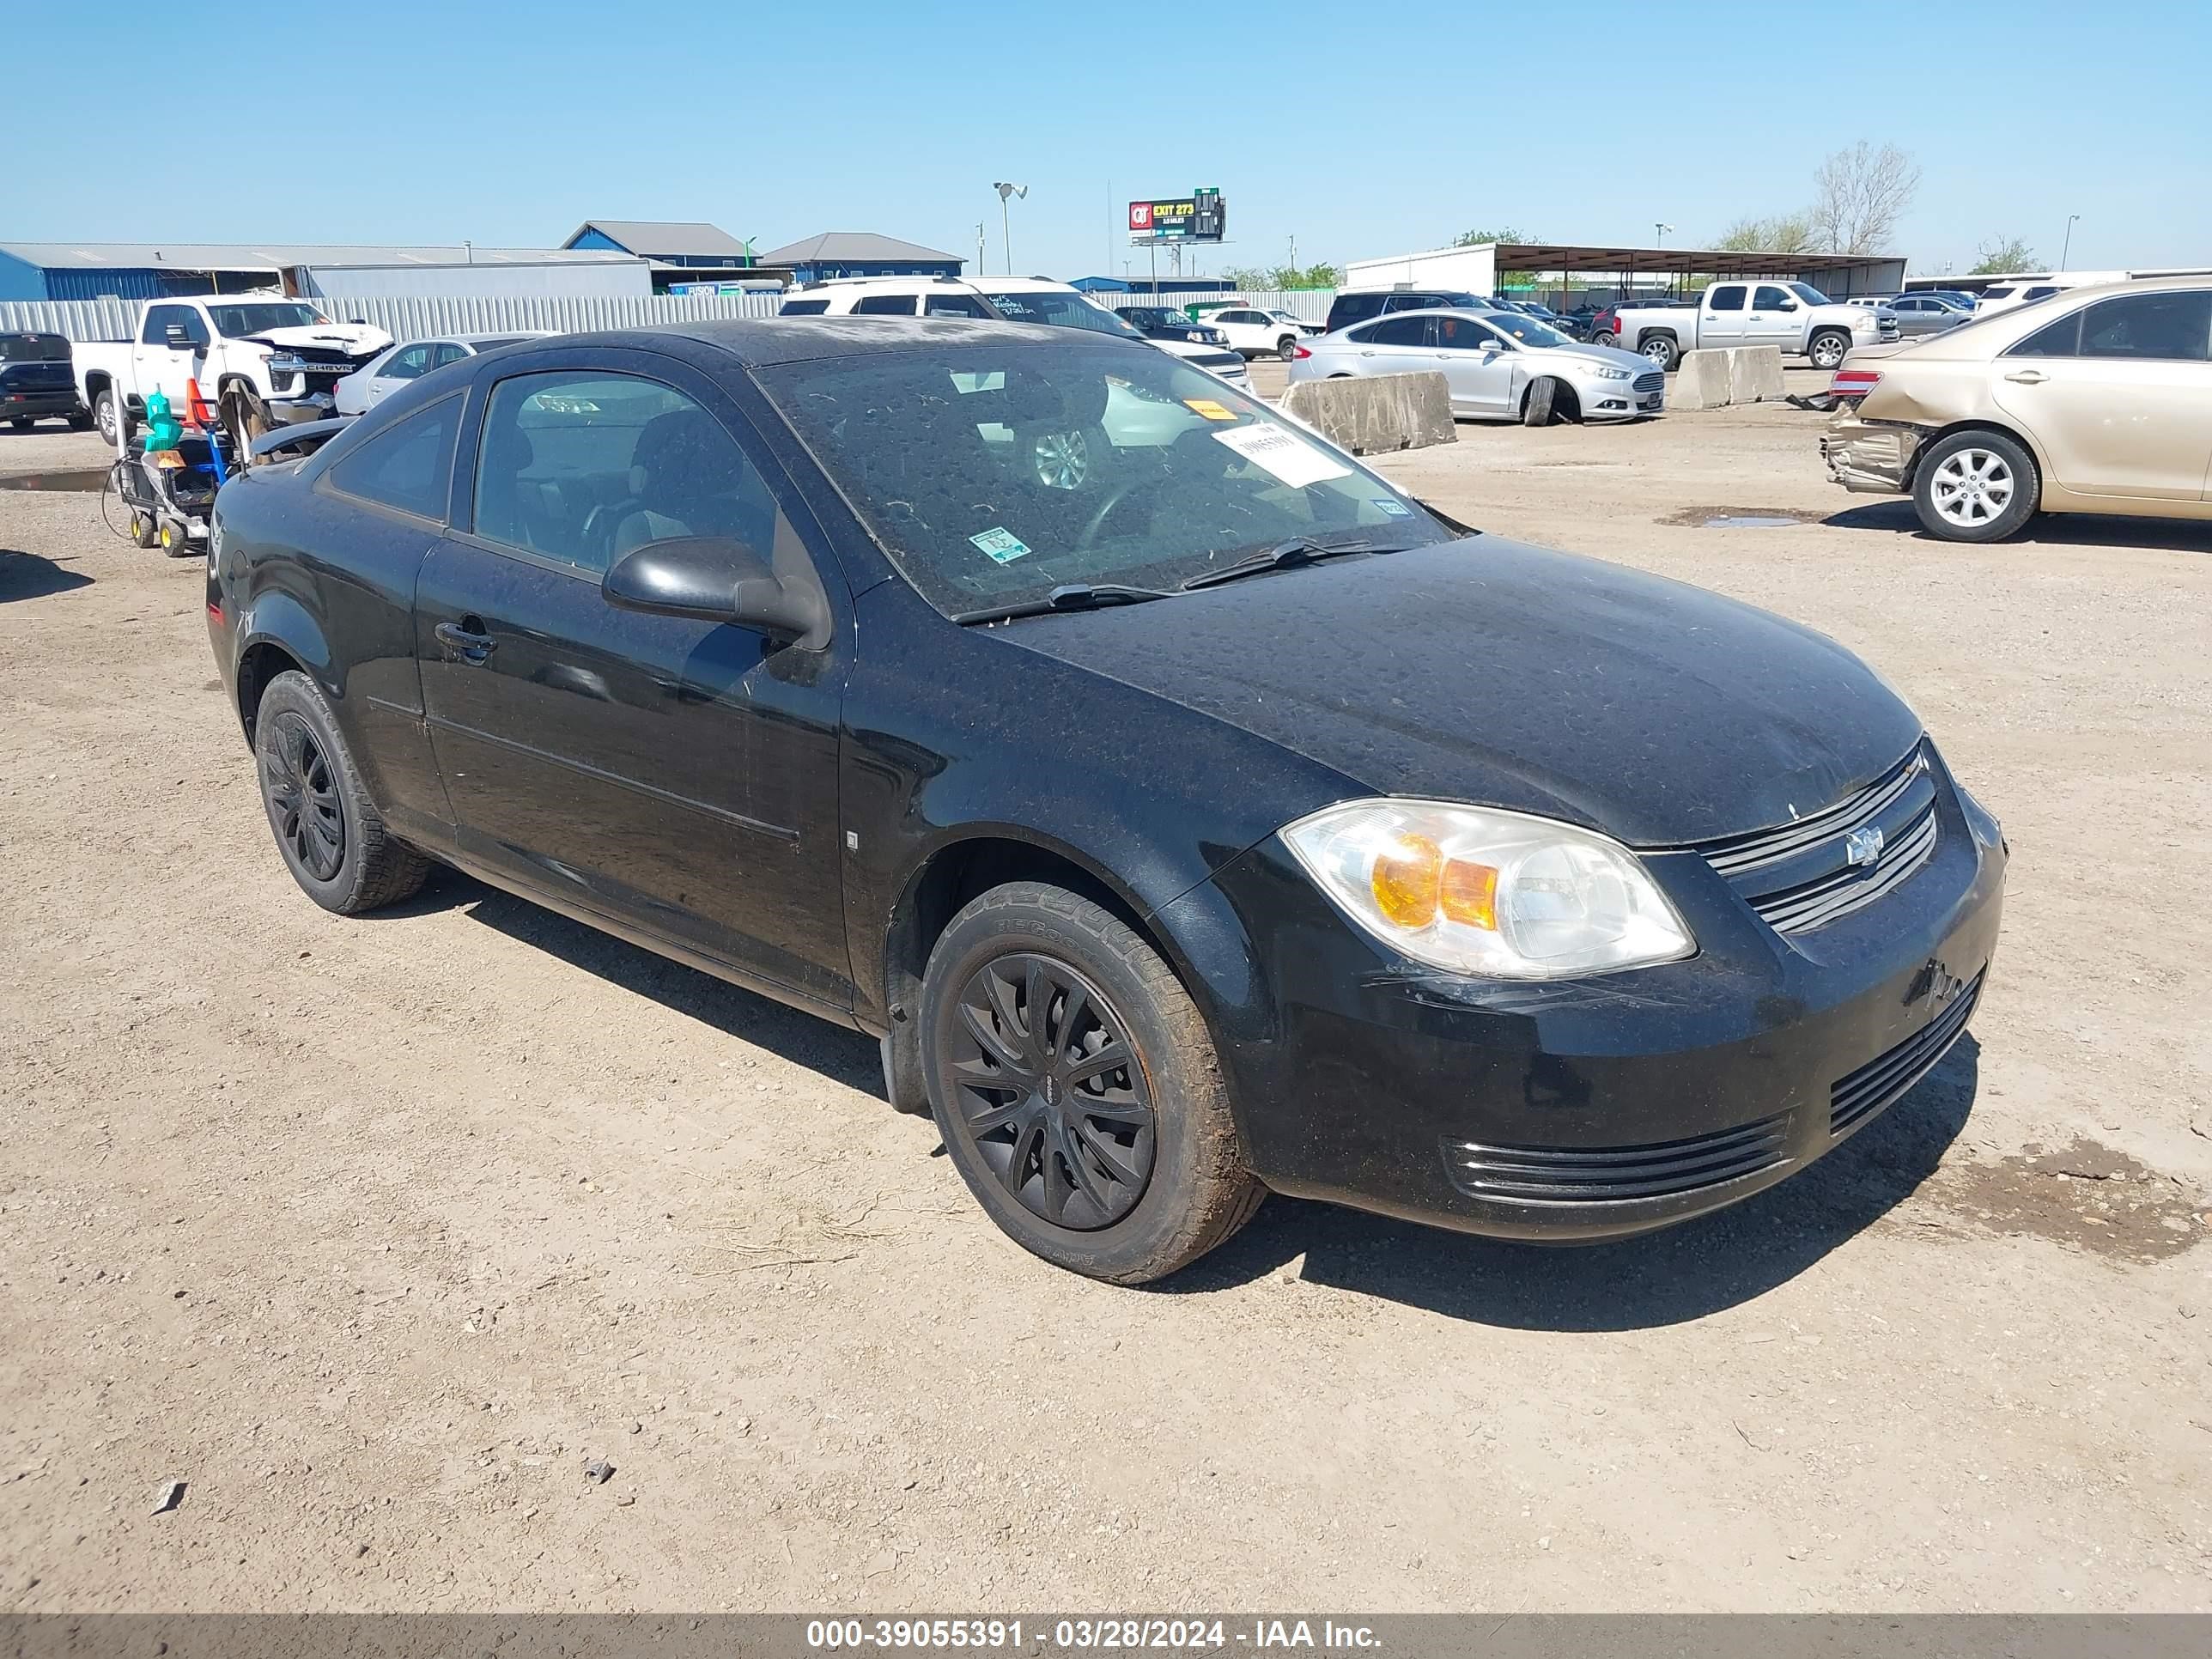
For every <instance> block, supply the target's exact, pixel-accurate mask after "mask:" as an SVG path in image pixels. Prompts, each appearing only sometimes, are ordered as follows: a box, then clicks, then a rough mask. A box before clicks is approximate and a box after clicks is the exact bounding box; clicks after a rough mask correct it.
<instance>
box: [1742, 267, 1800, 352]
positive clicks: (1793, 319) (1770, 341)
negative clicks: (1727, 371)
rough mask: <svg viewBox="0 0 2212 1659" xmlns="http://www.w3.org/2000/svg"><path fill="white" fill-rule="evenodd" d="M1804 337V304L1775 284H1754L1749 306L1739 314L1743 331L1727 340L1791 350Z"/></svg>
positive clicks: (1788, 291) (1787, 290) (1796, 346)
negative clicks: (1738, 335) (1736, 336)
mask: <svg viewBox="0 0 2212 1659" xmlns="http://www.w3.org/2000/svg"><path fill="white" fill-rule="evenodd" d="M1804 337H1805V316H1804V307H1802V306H1801V305H1800V304H1799V303H1798V302H1797V300H1796V296H1795V295H1792V294H1791V293H1790V290H1789V289H1786V288H1784V287H1782V286H1780V285H1779V284H1778V283H1753V285H1752V289H1751V303H1750V306H1749V307H1748V308H1747V309H1746V311H1745V312H1744V313H1743V331H1742V333H1741V336H1740V337H1738V338H1736V339H1735V340H1732V341H1730V342H1729V343H1730V344H1732V345H1771V346H1779V347H1780V348H1781V349H1783V350H1784V351H1795V350H1796V349H1797V348H1798V347H1799V346H1800V345H1802V343H1804Z"/></svg>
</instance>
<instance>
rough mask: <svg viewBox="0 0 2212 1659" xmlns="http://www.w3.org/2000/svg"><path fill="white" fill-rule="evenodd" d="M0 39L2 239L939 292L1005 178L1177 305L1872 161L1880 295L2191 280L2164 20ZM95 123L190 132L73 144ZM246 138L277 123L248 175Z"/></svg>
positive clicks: (1009, 17) (1787, 198)
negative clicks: (758, 260)
mask: <svg viewBox="0 0 2212 1659" xmlns="http://www.w3.org/2000/svg"><path fill="white" fill-rule="evenodd" d="M7 9H8V12H9V21H8V27H7V34H8V37H9V56H10V57H11V58H14V59H15V61H16V62H17V64H19V65H35V66H37V68H38V70H39V72H37V73H33V74H21V73H19V74H17V75H15V76H11V77H10V86H9V131H10V137H9V141H8V143H7V146H6V151H7V153H6V154H5V155H0V240H6V239H15V240H68V239H72V238H75V239H86V240H90V239H99V240H118V241H138V240H165V239H167V240H188V239H197V240H218V241H230V240H240V241H245V240H287V241H368V242H458V241H460V240H463V239H469V240H474V241H475V242H477V243H478V244H479V245H481V246H556V245H557V244H558V243H559V242H560V241H561V240H562V239H563V238H565V237H566V236H567V235H568V233H569V232H570V231H571V230H572V229H574V228H575V226H576V225H577V224H578V223H579V222H580V221H582V220H584V219H586V218H588V217H608V218H633V219H707V220H711V221H713V222H715V223H718V224H720V225H721V226H723V227H724V228H726V229H728V230H730V231H732V232H733V233H735V234H738V235H740V236H751V237H754V238H756V239H757V241H756V244H755V245H756V246H757V247H759V248H762V249H767V248H770V247H774V246H777V245H779V244H781V243H783V242H786V241H789V240H796V239H797V238H799V237H801V236H806V235H811V234H814V233H815V232H817V231H822V230H877V231H882V232H885V233H887V234H891V235H896V236H901V237H904V238H907V239H908V240H914V241H918V242H922V243H926V244H927V245H929V246H933V247H939V248H943V249H946V250H948V251H950V252H956V253H960V254H963V255H964V256H966V257H968V258H973V257H974V255H975V227H976V225H977V224H978V223H979V222H981V223H982V224H984V225H985V226H986V227H987V234H988V237H989V242H990V250H991V251H990V264H991V266H992V268H993V269H997V268H998V266H999V264H1000V241H999V234H1000V232H999V207H998V201H997V198H996V197H995V196H994V195H993V194H992V192H991V189H990V186H991V183H992V181H993V180H994V179H1015V180H1018V181H1020V182H1023V183H1026V184H1027V185H1030V196H1029V198H1028V199H1027V200H1026V201H1018V202H1016V203H1015V204H1014V205H1013V219H1014V232H1013V235H1014V263H1015V265H1016V267H1017V268H1018V269H1019V270H1024V271H1042V272H1046V273H1048V274H1051V275H1054V276H1078V275H1081V274H1084V273H1085V272H1090V271H1096V270H1099V269H1101V268H1102V267H1105V266H1107V265H1108V262H1109V260H1110V261H1112V262H1113V267H1112V268H1114V269H1116V270H1118V269H1119V263H1120V261H1121V260H1122V259H1124V258H1128V259H1132V260H1140V259H1141V258H1142V257H1143V256H1142V255H1141V254H1140V253H1139V252H1136V251H1133V250H1132V249H1130V248H1128V247H1127V246H1125V240H1126V239H1125V237H1124V236H1123V235H1122V234H1121V232H1120V226H1121V212H1122V210H1121V206H1120V204H1121V202H1122V201H1124V200H1126V199H1127V198H1129V197H1144V196H1150V195H1154V194H1158V195H1167V194H1170V193H1176V192H1180V191H1187V190H1188V189H1189V188H1191V187H1192V186H1194V185H1218V186H1219V187H1220V189H1221V190H1222V191H1223V193H1224V195H1225V198H1226V200H1227V202H1228V204H1229V212H1230V230H1231V238H1232V243H1231V245H1230V246H1225V247H1223V248H1221V249H1219V250H1218V251H1215V252H1211V253H1210V254H1208V255H1206V256H1205V258H1206V267H1205V268H1206V269H1213V268H1216V267H1218V264H1223V263H1236V264H1273V263H1277V262H1279V261H1280V260H1282V259H1283V258H1285V255H1286V253H1287V252H1288V247H1289V240H1290V238H1291V237H1292V236H1293V235H1295V236H1296V238H1297V254H1298V258H1299V261H1300V263H1302V264H1304V263H1308V262H1310V261H1313V260H1316V259H1331V260H1343V259H1346V258H1364V257H1368V256H1373V255H1381V254H1388V253H1393V252H1407V251H1409V250H1412V249H1415V248H1420V247H1430V246H1437V245H1438V244H1441V243H1444V242H1448V241H1449V240H1451V238H1452V236H1453V235H1454V234H1455V233H1456V232H1459V231H1461V230H1464V229H1467V228H1470V227H1474V226H1476V225H1483V226H1492V225H1498V224H1510V225H1511V226H1514V227H1516V228H1520V229H1521V230H1522V231H1523V232H1525V233H1527V234H1533V235H1541V236H1545V237H1548V238H1551V239H1554V240H1563V241H1590V242H1613V243H1636V244H1645V243H1648V242H1649V241H1650V238H1651V234H1652V231H1651V227H1652V222H1653V221H1655V220H1662V219H1663V220H1665V221H1667V222H1670V223H1672V224H1673V225H1674V226H1675V227H1676V230H1675V232H1674V234H1672V235H1670V236H1668V238H1667V240H1668V242H1670V243H1674V244H1677V245H1680V244H1686V243H1691V242H1696V241H1701V240H1709V239H1711V237H1712V236H1714V235H1717V234H1718V233H1719V232H1720V231H1721V230H1722V229H1723V228H1724V227H1725V226H1726V225H1727V224H1728V223H1729V222H1730V221H1731V220H1733V219H1735V217H1736V216H1738V215H1740V214H1742V213H1746V212H1764V211H1772V210H1782V209H1787V208H1790V207H1794V206H1797V205H1800V204H1802V202H1803V201H1804V200H1805V199H1806V198H1807V197H1809V195H1810V194H1811V185H1812V173H1813V170H1814V167H1815V166H1817V165H1818V163H1819V161H1820V158H1821V156H1822V155H1824V154H1826V152H1828V151H1830V150H1832V149H1838V148H1841V147H1843V146H1844V145H1846V144H1849V143H1852V142H1853V141H1855V140H1857V139H1859V138H1868V139H1871V140H1873V141H1874V142H1875V143H1882V142H1885V141H1887V142H1893V143H1897V144H1899V145H1900V146H1902V147H1903V148H1905V149H1907V150H1908V151H1910V152H1911V153H1912V155H1914V156H1915V157H1916V158H1917V161H1919V162H1920V164H1921V167H1922V168H1923V175H1924V176H1923V182H1922V185H1921V187H1920V191H1919V196H1918V198H1917V202H1916V204H1915V205H1914V207H1913V209H1912V210H1911V213H1910V215H1909V216H1907V218H1906V219H1905V222H1904V225H1903V227H1902V228H1901V231H1900V233H1899V236H1898V238H1897V239H1896V240H1897V245H1898V247H1899V250H1900V251H1902V252H1906V253H1907V254H1909V255H1910V256H1911V259H1912V263H1913V267H1914V269H1915V270H1923V271H1924V270H1936V269H1942V268H1944V267H1945V266H1946V265H1947V264H1948V266H1949V267H1950V268H1952V269H1954V270H1964V269H1965V268H1966V266H1967V265H1968V264H1972V261H1973V259H1974V258H1975V248H1976V246H1977V245H1978V243H1980V242H1981V241H1983V240H1988V239H1998V238H2003V237H2007V236H2013V235H2017V236H2020V237H2022V238H2024V239H2026V240H2027V242H2028V243H2029V245H2030V246H2032V247H2033V248H2034V249H2036V250H2037V251H2038V252H2039V253H2040V255H2041V256H2042V258H2044V259H2045V261H2047V262H2055V261H2056V259H2057V257H2058V253H2059V249H2060V244H2061V239H2062V237H2063V234H2064V231H2065V225H2066V220H2067V216H2068V215H2069V214H2073V213H2078V214H2080V215H2081V222H2080V223H2079V224H2078V225H2077V226H2076V227H2075V232H2074V248H2073V258H2072V259H2071V261H2070V263H2071V264H2073V265H2074V266H2075V267H2076V268H2095V267H2104V266H2126V265H2160V264H2199V263H2204V262H2208V261H2212V8H2208V7H2205V6H2203V5H2202V4H2177V3H2167V0H2148V3H2129V0H2123V3H2121V4H2118V5H2115V6H2106V7H2102V8H2098V7H2085V6H2083V5H2081V4H2080V3H2079V0H2070V3H2066V4H2063V5H2059V4H2053V5H2045V4H2041V3H2036V0H2006V3H1983V0H1948V3H1946V0H1917V3H1888V4H1882V5H1867V6H1846V5H1836V4H1833V3H1820V4H1808V3H1798V4H1790V3H1786V0H1784V3H1777V0H1765V3H1761V4H1758V5H1734V4H1723V3H1705V4H1689V5H1661V4H1652V3H1650V0H1644V3H1641V4H1637V5H1632V6H1629V7H1626V8H1622V7H1616V6H1613V5H1608V4H1601V3H1600V4H1584V5H1581V6H1566V7H1551V6H1529V7H1526V8H1522V9H1515V10H1509V9H1504V8H1498V7H1492V6H1483V5H1469V6H1465V7H1459V8H1449V9H1447V10H1448V12H1449V13H1450V14H1451V15H1455V16H1457V17H1459V18H1461V19H1462V20H1464V21H1461V22H1459V23H1457V24H1454V25H1446V24H1441V23H1434V22H1429V21H1420V19H1423V18H1425V16H1427V15H1435V14H1421V13H1420V12H1419V9H1416V12H1415V13H1411V14H1409V13H1405V12H1403V11H1402V10H1401V11H1400V12H1397V13H1392V12H1390V11H1389V10H1388V9H1386V11H1385V12H1384V13H1382V14H1374V13H1370V12H1367V11H1364V10H1363V9H1361V8H1359V7H1357V6H1350V5H1345V4H1336V5H1318V4H1305V3H1301V0H1291V3H1282V4H1268V3H1258V4H1254V3H1245V4H1235V5H1223V6H1221V7H1219V8H1218V9H1212V10H1207V9H1196V8H1179V7H1172V6H1167V5H1163V4H1134V5H1133V4H1130V3H1127V0H1114V3H1110V4H1108V5H1103V6H1096V7H1094V6H1087V5H1082V4H1070V3H1067V0H1034V3H1031V4H1030V5H1027V6H1013V7H1007V6H995V7H992V6H975V5H960V6H943V5H932V4H928V3H923V0H904V3H896V4H883V3H878V0H833V3H829V4H823V5H819V6H809V5H805V4H793V3H791V0H775V3H773V4H765V3H758V0H755V3H750V4H746V5H741V6H715V5H713V4H711V3H697V0H695V3H690V4H683V3H674V4H671V3H659V4H644V3H639V4H629V5H610V4H606V3H604V0H599V3H587V0H536V3H533V4H529V5H515V4H508V3H496V4H494V3H478V4H468V3H465V0H447V3H426V0H387V3H384V4H381V5H365V4H359V3H356V4H352V5H341V6H330V5H325V4H316V3H309V4H303V5H301V6H300V7H298V8H297V9H293V8H288V7H278V6H269V5H256V4H252V3H244V0H241V3H238V4H234V5H226V6H223V7H220V8H216V9H201V8H195V7H191V6H184V7H179V6H176V5H173V4H168V5H162V6H149V5H140V4H137V3H132V0H107V3H104V4H100V5H73V4H64V3H63V0H10V3H9V5H8V8H7ZM1368 16H1376V17H1379V18H1380V19H1382V20H1383V21H1382V23H1381V25H1380V26H1379V27H1376V28H1375V29H1374V30H1373V31H1372V32H1364V31H1363V27H1362V20H1363V19H1364V18H1365V17H1368ZM1407 18H1416V21H1406V20H1407ZM1170 19H1175V20H1179V21H1174V22H1173V23H1172V24H1170V21H1169V20H1170ZM1127 20H1156V21H1157V22H1158V27H1149V26H1147V24H1146V22H1144V21H1127ZM1232 42H1233V43H1234V44H1233V45H1232V44H1231V43H1232ZM1299 43H1304V44H1303V46H1301V45H1300V44H1299ZM103 65H104V66H106V67H105V68H103V67H102V66H103ZM103 83H104V84H107V85H110V86H120V87H122V88H133V87H137V88H146V89H147V90H148V92H149V94H151V96H152V98H153V99H154V100H160V99H161V98H162V97H163V95H164V94H171V93H175V94H185V93H187V92H189V93H191V94H195V97H194V100H193V102H192V103H191V106H189V107H187V106H185V105H184V104H183V103H182V102H180V101H179V102H164V101H149V104H148V105H147V106H146V111H145V112H146V114H147V115H148V117H149V122H148V125H147V127H145V128H143V129H140V128H134V127H133V126H132V125H131V114H132V106H131V105H130V104H129V103H128V102H127V101H126V102H125V103H124V104H123V105H121V106H119V107H118V108H115V109H113V111H112V113H113V114H114V115H115V117H116V119H115V121H114V124H113V125H111V126H103V125H101V118H102V116H103V114H104V113H106V112H107V111H106V109H104V108H103V106H102V105H101V104H100V102H98V101H96V100H91V99H88V97H87V95H86V88H88V86H94V85H100V84H103ZM258 106H265V107H268V108H270V109H272V110H285V111H289V112H290V113H289V115H287V116H284V117H281V118H270V120H269V122H268V123H267V126H266V130H265V134H264V138H263V140H262V141H261V142H258V143H257V142H256V140H255V138H254V137H253V136H252V133H251V131H240V125H241V123H243V124H244V125H246V127H247V128H248V129H251V127H252V125H253V121H254V116H253V113H252V112H254V111H255V109H256V108H257V107H258ZM240 112H243V113H242V114H241V113H240ZM195 132H197V135H199V136H197V137H195V136H193V135H194V133H195ZM166 186H173V188H165V187H166ZM1138 269H1139V270H1141V269H1142V266H1141V264H1139V266H1138Z"/></svg>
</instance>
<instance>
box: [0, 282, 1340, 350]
mask: <svg viewBox="0 0 2212 1659" xmlns="http://www.w3.org/2000/svg"><path fill="white" fill-rule="evenodd" d="M205 297H214V296H205ZM1091 297H1092V298H1094V299H1096V300H1097V301H1098V302H1099V303H1100V304H1102V305H1103V306H1105V307H1108V308H1109V310H1110V309H1111V308H1112V307H1115V306H1117V305H1167V306H1177V307H1181V306H1187V305H1191V304H1194V303H1196V302H1198V301H1219V300H1220V298H1221V296H1220V295H1218V294H1212V293H1205V292H1199V291H1183V292H1175V291H1171V292H1169V293H1166V294H1163V295H1160V296H1159V297H1158V299H1154V298H1152V296H1151V295H1137V294H1098V295H1092V296H1091ZM1334 297H1335V295H1334V289H1288V290H1285V291H1282V292H1276V293H1257V292H1255V293H1249V294H1248V295H1246V296H1245V298H1246V300H1247V301H1249V303H1250V304H1253V305H1255V306H1261V307H1274V306H1279V307H1282V308H1283V309H1284V310H1285V311H1288V312H1289V313H1291V315H1293V316H1296V317H1302V318H1304V319H1306V320H1307V321H1309V322H1315V323H1318V322H1321V321H1322V320H1323V319H1326V318H1327V317H1328V302H1329V301H1330V300H1331V299H1333V298H1334ZM218 302H219V301H218ZM316 303H318V304H319V305H321V306H322V307H325V310H326V311H327V313H329V315H330V316H331V318H333V319H336V320H337V321H340V322H351V321H356V320H357V321H360V322H364V323H371V324H374V325H375V326H376V327H378V328H380V329H382V330H384V331H385V332H386V333H387V334H389V335H391V336H392V337H393V338H394V339H396V340H419V339H422V338H424V337H428V336H432V335H440V334H496V333H499V332H501V331H503V330H506V329H511V328H515V329H520V328H544V329H552V330H555V331H557V332H560V333H563V334H575V333H582V332H584V331H588V330H591V329H599V328H642V327H646V326H648V325H651V324H653V323H684V322H699V321H703V320H705V319H709V318H715V317H773V316H774V315H775V313H776V307H778V306H779V305H781V303H782V300H781V295H775V294H743V295H713V294H685V295H671V294H654V295H621V296H615V295H501V296H496V297H495V296H490V295H475V296H464V295H453V296H450V297H440V298H422V297H408V296H398V295H387V296H385V297H381V298H362V299H350V300H349V299H325V300H321V301H317V302H316ZM144 305H145V301H140V300H0V330H9V331H21V330H36V331H40V332H41V333H48V334H62V335H66V336H67V337H69V338H70V339H72V340H126V339H129V338H130V337H131V336H132V335H133V334H134V333H136V332H137V326H138V319H139V317H140V316H141V315H142V314H143V307H144Z"/></svg>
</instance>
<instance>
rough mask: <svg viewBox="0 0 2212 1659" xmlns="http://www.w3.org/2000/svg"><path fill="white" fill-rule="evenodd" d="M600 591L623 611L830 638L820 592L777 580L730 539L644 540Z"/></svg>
mask: <svg viewBox="0 0 2212 1659" xmlns="http://www.w3.org/2000/svg"><path fill="white" fill-rule="evenodd" d="M599 592H600V595H601V597H602V598H604V599H605V600H606V602H607V603H608V604H609V605H613V606H615V607H616V608H617V609H618V610H623V611H648V612H650V613H652V614H653V615H654V616H656V617H690V618H692V619H693V620H695V621H698V622H714V623H744V625H746V626H748V627H752V628H758V629H763V630H764V631H765V632H767V633H769V634H772V635H781V636H782V637H785V638H789V639H793V640H797V641H799V642H801V643H802V644H805V645H812V646H819V645H823V644H826V643H828V641H829V607H828V605H826V604H825V603H824V602H823V598H822V595H821V594H820V593H819V592H814V591H811V590H809V591H804V592H801V591H798V590H796V589H795V588H794V587H793V586H790V585H788V584H786V583H784V582H781V581H779V580H777V579H776V576H775V573H774V572H773V571H771V570H770V569H769V567H768V565H767V564H766V563H765V562H763V560H762V558H761V556H760V555H759V554H757V553H756V552H755V551H753V550H752V549H751V548H750V547H747V546H746V545H745V544H744V543H743V542H740V541H737V540H735V539H733V538H730V537H726V536H679V537H673V538H670V539H669V540H667V541H662V542H647V544H645V545H644V546H643V547H640V548H636V549H634V550H631V551H630V552H629V553H626V554H624V555H623V556H622V557H621V558H619V559H617V560H616V561H615V563H614V568H612V569H611V570H609V571H608V572H607V574H606V576H605V580H602V581H601V582H600V584H599Z"/></svg>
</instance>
